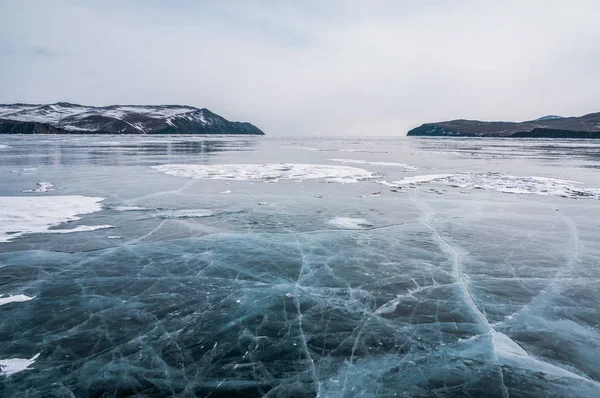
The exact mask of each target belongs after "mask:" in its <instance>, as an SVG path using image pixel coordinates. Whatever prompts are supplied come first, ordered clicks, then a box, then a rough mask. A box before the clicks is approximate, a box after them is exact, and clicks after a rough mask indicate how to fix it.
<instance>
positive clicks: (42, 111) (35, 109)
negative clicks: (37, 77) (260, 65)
mask: <svg viewBox="0 0 600 398" xmlns="http://www.w3.org/2000/svg"><path fill="white" fill-rule="evenodd" d="M132 113H135V114H141V115H144V116H147V117H150V118H155V119H156V118H159V119H160V118H171V117H175V116H179V115H184V114H187V113H191V114H192V115H193V116H191V117H192V118H193V119H194V120H196V119H199V120H200V121H202V122H203V123H205V124H206V123H208V122H207V121H206V119H205V117H204V114H203V113H202V110H200V109H196V108H193V107H190V106H158V105H157V106H141V105H140V106H134V105H118V106H111V107H106V108H96V107H92V106H81V105H70V106H61V105H58V104H52V105H24V106H2V105H0V117H3V116H4V117H5V118H7V119H9V120H19V121H28V122H39V123H50V124H53V125H61V124H62V122H63V119H66V118H70V120H72V121H78V120H81V119H84V118H86V117H89V116H92V115H102V116H106V117H111V118H115V119H119V120H123V118H126V117H127V116H128V115H130V114H132ZM194 113H199V115H194ZM132 126H133V127H134V128H136V129H138V130H140V131H144V127H143V125H142V124H140V123H135V124H133V125H132ZM62 127H63V128H65V129H67V130H72V131H77V130H81V131H88V130H90V129H88V128H86V127H74V126H70V125H68V124H65V125H64V126H62Z"/></svg>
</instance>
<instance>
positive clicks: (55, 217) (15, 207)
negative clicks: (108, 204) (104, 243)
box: [0, 195, 104, 243]
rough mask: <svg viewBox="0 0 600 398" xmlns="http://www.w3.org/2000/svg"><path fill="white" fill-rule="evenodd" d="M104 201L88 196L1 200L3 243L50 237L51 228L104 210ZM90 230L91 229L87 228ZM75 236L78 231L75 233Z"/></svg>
mask: <svg viewBox="0 0 600 398" xmlns="http://www.w3.org/2000/svg"><path fill="white" fill-rule="evenodd" d="M103 200H104V198H98V197H87V196H76V195H74V196H35V197H33V196H2V197H0V243H2V242H9V241H11V240H13V239H16V238H18V237H20V236H22V235H24V234H27V233H48V232H55V231H50V227H53V226H57V225H60V224H61V223H64V222H67V221H75V220H79V219H80V218H81V217H80V215H83V214H89V213H93V212H96V211H99V210H101V208H102V206H101V205H100V202H101V201H103ZM86 228H89V227H86ZM72 232H74V231H72Z"/></svg>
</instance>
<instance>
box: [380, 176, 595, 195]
mask: <svg viewBox="0 0 600 398" xmlns="http://www.w3.org/2000/svg"><path fill="white" fill-rule="evenodd" d="M431 182H435V183H439V184H444V185H450V186H453V187H460V188H463V189H465V188H466V189H486V190H493V191H499V192H504V193H513V194H535V195H546V196H563V197H568V198H591V199H600V189H593V188H581V187H579V186H578V185H580V184H581V183H580V182H577V181H570V180H559V179H556V178H548V177H535V176H526V177H520V176H513V175H505V174H499V173H457V174H430V175H422V176H414V177H407V178H404V179H402V180H400V181H393V182H392V183H391V184H392V185H396V186H403V185H421V184H425V183H431ZM382 183H383V182H382ZM386 184H388V185H389V184H390V183H386Z"/></svg>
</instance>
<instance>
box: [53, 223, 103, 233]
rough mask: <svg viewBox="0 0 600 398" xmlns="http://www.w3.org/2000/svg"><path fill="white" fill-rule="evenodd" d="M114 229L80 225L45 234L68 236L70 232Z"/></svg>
mask: <svg viewBox="0 0 600 398" xmlns="http://www.w3.org/2000/svg"><path fill="white" fill-rule="evenodd" d="M114 227H115V226H114V225H80V226H78V227H75V228H71V229H50V230H48V231H47V232H48V233H52V234H69V233H71V232H90V231H96V230H98V229H110V228H114Z"/></svg>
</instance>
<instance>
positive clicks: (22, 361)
mask: <svg viewBox="0 0 600 398" xmlns="http://www.w3.org/2000/svg"><path fill="white" fill-rule="evenodd" d="M39 356H40V353H37V354H35V355H34V356H33V357H31V358H30V359H26V358H11V359H0V374H2V375H6V376H10V375H12V374H14V373H17V372H21V371H23V370H26V369H27V368H29V367H30V366H31V365H32V364H33V363H34V362H35V360H36V359H37V358H38V357H39Z"/></svg>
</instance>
